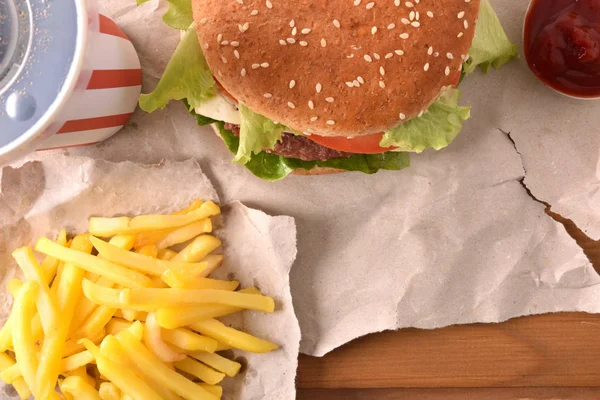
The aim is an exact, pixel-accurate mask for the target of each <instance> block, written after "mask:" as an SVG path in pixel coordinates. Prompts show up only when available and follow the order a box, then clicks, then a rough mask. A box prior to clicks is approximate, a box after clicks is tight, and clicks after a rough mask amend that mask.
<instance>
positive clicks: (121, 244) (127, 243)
mask: <svg viewBox="0 0 600 400" xmlns="http://www.w3.org/2000/svg"><path fill="white" fill-rule="evenodd" d="M108 243H110V244H111V245H113V246H116V247H118V248H120V249H123V250H126V251H129V250H131V249H132V248H133V245H134V243H135V235H116V236H113V237H112V238H110V240H109V242H108Z"/></svg>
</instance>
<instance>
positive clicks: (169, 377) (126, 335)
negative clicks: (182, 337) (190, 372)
mask: <svg viewBox="0 0 600 400" xmlns="http://www.w3.org/2000/svg"><path fill="white" fill-rule="evenodd" d="M118 340H119V342H120V344H121V347H122V348H123V350H124V351H125V353H126V354H127V356H128V357H129V359H130V360H131V361H132V362H133V363H135V364H137V365H139V366H140V368H142V369H143V370H144V372H145V373H147V374H148V376H149V377H150V378H151V379H152V380H153V381H155V382H157V383H158V384H160V385H163V386H165V387H168V388H169V389H170V390H172V391H173V392H175V393H176V394H178V395H179V396H181V397H183V398H184V399H188V400H216V399H218V398H217V396H215V395H213V394H212V393H210V392H208V391H207V390H205V389H204V388H202V387H200V386H198V385H196V384H195V383H194V382H192V381H190V380H189V379H187V378H185V377H184V376H182V375H180V374H178V373H177V372H175V371H173V370H171V369H169V367H167V366H166V365H165V364H163V363H162V362H161V361H160V360H159V359H158V358H156V357H155V356H154V355H153V354H152V353H150V351H149V350H148V349H146V347H144V346H143V345H142V344H141V343H140V342H139V340H136V338H135V337H134V336H133V335H132V334H131V333H130V332H129V331H123V332H122V333H121V337H119V338H118Z"/></svg>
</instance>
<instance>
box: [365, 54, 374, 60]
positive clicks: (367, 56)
mask: <svg viewBox="0 0 600 400" xmlns="http://www.w3.org/2000/svg"><path fill="white" fill-rule="evenodd" d="M364 58H365V61H366V62H371V61H373V59H372V58H371V56H370V55H368V54H365V55H364Z"/></svg>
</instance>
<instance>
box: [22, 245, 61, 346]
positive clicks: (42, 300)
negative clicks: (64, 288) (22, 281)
mask: <svg viewBox="0 0 600 400" xmlns="http://www.w3.org/2000/svg"><path fill="white" fill-rule="evenodd" d="M12 256H13V258H14V259H15V261H16V262H17V264H18V265H19V267H20V268H21V270H22V271H23V274H24V275H25V278H26V279H29V280H32V281H34V282H37V284H38V295H37V299H36V306H37V309H38V311H39V314H40V319H41V322H42V327H43V328H44V333H45V334H46V335H55V334H56V330H57V329H58V319H59V316H58V302H57V299H56V296H55V294H54V293H52V292H51V291H50V288H49V287H48V284H47V283H46V282H45V275H44V272H45V271H43V270H42V268H41V267H40V265H39V264H38V262H37V260H36V258H35V255H34V254H33V251H32V250H31V248H30V247H22V248H20V249H17V250H15V251H13V253H12Z"/></svg>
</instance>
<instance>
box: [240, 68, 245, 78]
mask: <svg viewBox="0 0 600 400" xmlns="http://www.w3.org/2000/svg"><path fill="white" fill-rule="evenodd" d="M240 75H242V76H246V68H242V70H241V71H240Z"/></svg>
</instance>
